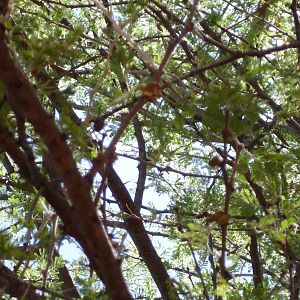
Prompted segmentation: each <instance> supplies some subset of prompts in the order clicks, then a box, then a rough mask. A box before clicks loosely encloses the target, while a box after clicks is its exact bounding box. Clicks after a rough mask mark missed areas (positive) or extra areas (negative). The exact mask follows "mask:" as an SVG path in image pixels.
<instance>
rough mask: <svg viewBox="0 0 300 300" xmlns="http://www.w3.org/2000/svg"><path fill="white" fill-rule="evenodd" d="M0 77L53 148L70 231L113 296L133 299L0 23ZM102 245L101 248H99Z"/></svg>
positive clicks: (56, 133) (78, 178)
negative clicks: (69, 209) (67, 201)
mask: <svg viewBox="0 0 300 300" xmlns="http://www.w3.org/2000/svg"><path fill="white" fill-rule="evenodd" d="M0 57H1V60H0V79H1V81H2V82H3V84H4V85H5V87H6V89H7V91H9V93H10V95H11V97H10V98H9V104H10V105H11V106H12V107H18V109H19V110H20V111H21V112H22V114H23V115H24V117H25V118H26V119H27V120H28V121H29V122H30V123H31V124H32V125H33V127H34V129H35V131H36V132H37V133H38V134H39V135H40V136H41V138H42V139H43V141H44V143H45V144H46V146H47V147H48V149H49V152H50V154H51V157H52V159H53V161H54V163H55V166H56V168H57V170H58V171H59V174H60V176H61V178H62V180H63V182H64V185H65V187H66V189H67V192H68V195H69V197H70V199H71V201H72V203H73V206H74V210H73V212H72V213H71V216H72V219H73V222H74V221H75V223H76V225H75V223H73V222H70V224H68V222H66V221H67V220H66V218H64V214H63V215H61V214H62V212H60V213H61V214H59V215H60V216H61V218H62V220H63V221H64V222H65V225H69V226H70V228H69V229H70V233H71V234H72V235H73V236H74V237H75V239H77V241H78V242H79V243H80V244H81V246H82V248H83V249H84V252H85V253H86V255H87V256H88V258H89V259H90V261H91V263H92V265H93V267H94V268H95V270H96V272H97V275H98V276H99V277H101V278H103V281H104V284H105V285H106V287H107V289H108V292H109V294H110V296H111V297H112V299H118V300H121V299H124V300H125V299H126V300H127V299H132V297H131V295H130V293H129V291H128V288H127V286H126V283H125V281H124V278H123V276H122V274H121V268H120V264H119V262H118V260H117V259H116V258H115V257H114V254H113V251H112V247H111V245H110V241H109V238H108V236H107V234H106V232H105V229H104V227H103V224H102V223H101V222H100V220H99V219H98V217H97V213H96V209H95V207H94V205H93V202H92V198H91V195H90V192H89V190H88V189H87V186H86V183H85V181H84V179H83V178H82V177H81V175H80V173H79V171H78V169H77V167H76V163H75V161H74V159H73V157H72V153H71V151H70V149H69V148H68V146H67V144H66V142H65V140H64V138H63V136H62V134H61V132H60V131H59V129H58V128H57V126H56V124H55V122H54V121H53V119H52V118H51V117H50V116H49V115H48V113H47V112H46V111H45V110H44V108H43V107H42V105H41V103H40V102H39V100H38V98H37V96H36V93H35V92H34V90H33V88H32V87H31V85H30V84H29V82H28V80H27V79H26V76H25V75H24V73H23V72H22V71H21V70H20V69H19V68H18V67H17V66H16V64H15V61H14V60H13V58H12V53H10V51H9V48H8V46H7V40H6V34H5V28H4V26H3V25H0ZM98 249H101V251H98Z"/></svg>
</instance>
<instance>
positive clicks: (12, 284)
mask: <svg viewBox="0 0 300 300" xmlns="http://www.w3.org/2000/svg"><path fill="white" fill-rule="evenodd" d="M0 289H1V290H2V291H3V292H4V293H5V294H8V295H10V296H11V297H16V298H17V299H26V300H45V299H46V297H44V296H41V295H39V294H37V293H36V288H35V287H34V286H33V285H32V284H31V283H30V282H24V281H21V280H20V279H19V278H18V276H17V274H16V273H14V272H13V271H11V270H10V269H9V268H7V267H6V266H5V265H3V264H2V263H0Z"/></svg>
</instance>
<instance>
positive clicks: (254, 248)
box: [250, 232, 263, 287]
mask: <svg viewBox="0 0 300 300" xmlns="http://www.w3.org/2000/svg"><path fill="white" fill-rule="evenodd" d="M250 238H251V242H250V257H251V264H252V270H253V282H254V285H255V287H258V286H261V287H262V284H263V273H262V266H261V262H260V257H259V249H258V242H257V234H256V232H252V233H251V234H250Z"/></svg>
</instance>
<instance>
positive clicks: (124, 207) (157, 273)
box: [107, 168, 179, 300]
mask: <svg viewBox="0 0 300 300" xmlns="http://www.w3.org/2000/svg"><path fill="white" fill-rule="evenodd" d="M107 179H108V187H109V189H110V190H111V191H112V193H113V195H114V197H115V199H116V200H117V201H118V205H119V207H120V209H121V211H122V212H123V216H124V217H123V220H124V223H125V228H126V229H127V231H128V233H129V235H130V236H131V238H132V240H133V242H134V244H135V245H136V247H137V249H138V251H139V254H140V255H141V257H142V258H143V260H144V262H145V264H146V266H147V267H148V269H149V271H150V273H151V275H152V277H153V279H154V281H155V283H156V285H157V287H158V289H159V291H160V293H161V295H162V297H163V299H166V300H167V299H169V300H171V299H179V298H178V296H176V289H175V287H174V286H173V283H172V280H171V278H170V277H169V275H168V273H167V271H166V269H165V267H164V265H163V263H162V261H161V259H160V257H159V256H158V254H157V252H156V250H155V248H154V247H153V244H152V242H151V240H150V238H149V236H148V234H147V232H146V230H145V227H144V224H143V221H142V219H141V215H140V213H139V212H138V210H137V209H136V207H135V205H134V203H133V201H132V199H131V196H130V194H129V192H128V191H127V189H126V188H125V186H124V184H123V182H122V180H121V179H120V177H119V176H118V175H117V173H116V172H115V170H114V169H113V168H111V169H110V170H109V172H108V174H107ZM171 294H173V296H172V297H171V296H170V295H171Z"/></svg>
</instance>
